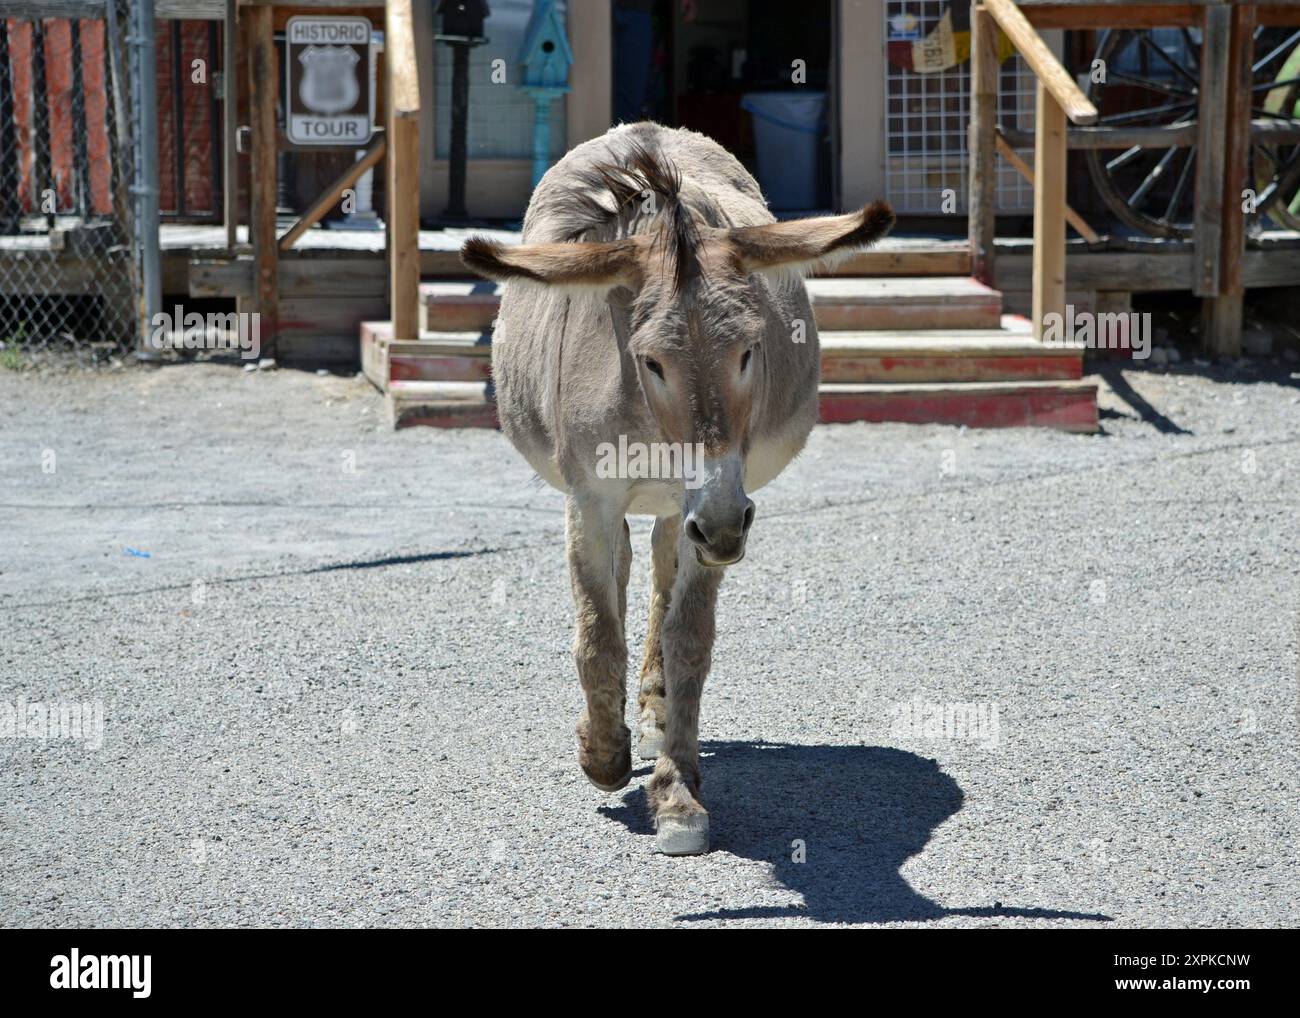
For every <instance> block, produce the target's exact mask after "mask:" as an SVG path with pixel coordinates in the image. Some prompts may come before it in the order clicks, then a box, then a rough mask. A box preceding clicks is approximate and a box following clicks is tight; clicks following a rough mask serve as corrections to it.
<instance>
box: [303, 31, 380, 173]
mask: <svg viewBox="0 0 1300 1018" xmlns="http://www.w3.org/2000/svg"><path fill="white" fill-rule="evenodd" d="M370 60H371V56H370V22H369V21H368V20H367V19H365V18H317V17H310V18H304V17H294V18H290V19H289V23H288V25H287V26H286V28H285V61H284V63H285V68H286V70H285V75H286V82H287V85H286V89H285V98H286V102H285V135H286V136H287V137H288V139H289V141H290V142H292V143H293V144H295V145H333V146H336V147H340V148H357V147H359V146H364V145H365V144H367V143H368V142H369V141H370V135H371V133H372V131H373V124H374V119H375V118H374V112H375V109H374V104H375V97H374V91H373V90H372V89H371V85H370V83H371V74H370Z"/></svg>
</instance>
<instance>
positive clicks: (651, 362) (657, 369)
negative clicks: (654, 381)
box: [645, 357, 664, 381]
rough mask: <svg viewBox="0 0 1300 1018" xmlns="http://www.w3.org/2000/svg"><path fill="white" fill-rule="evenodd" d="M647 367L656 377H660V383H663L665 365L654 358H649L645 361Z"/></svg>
mask: <svg viewBox="0 0 1300 1018" xmlns="http://www.w3.org/2000/svg"><path fill="white" fill-rule="evenodd" d="M645 366H646V367H647V368H649V369H650V370H651V371H653V372H654V373H655V374H656V375H658V376H659V380H660V381H663V377H664V369H663V365H661V364H660V363H659V362H658V361H657V360H655V359H654V358H653V357H647V358H646V359H645Z"/></svg>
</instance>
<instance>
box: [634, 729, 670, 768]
mask: <svg viewBox="0 0 1300 1018" xmlns="http://www.w3.org/2000/svg"><path fill="white" fill-rule="evenodd" d="M663 748H664V733H663V730H662V729H661V728H659V727H658V726H657V725H654V724H649V725H647V724H644V723H642V725H641V732H640V736H639V738H638V739H637V744H636V754H637V756H639V757H640V758H641V759H642V760H658V759H659V754H660V753H661V752H663Z"/></svg>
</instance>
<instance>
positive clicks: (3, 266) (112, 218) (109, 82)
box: [0, 0, 156, 367]
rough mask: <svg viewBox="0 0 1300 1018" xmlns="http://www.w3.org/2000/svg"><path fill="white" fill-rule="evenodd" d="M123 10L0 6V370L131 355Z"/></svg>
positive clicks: (134, 134) (135, 152)
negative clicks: (0, 363) (1, 366)
mask: <svg viewBox="0 0 1300 1018" xmlns="http://www.w3.org/2000/svg"><path fill="white" fill-rule="evenodd" d="M135 6H136V5H135V4H133V3H132V0H103V2H90V0H84V2H75V0H67V2H52V3H31V2H28V3H21V4H20V3H13V2H11V3H6V0H0V344H3V346H2V348H0V359H3V362H4V364H5V365H6V366H8V367H17V366H21V365H23V364H25V363H31V362H36V363H39V362H41V361H42V360H53V359H55V358H56V357H57V358H66V357H67V356H69V355H71V356H72V357H74V358H75V359H76V360H77V361H79V362H86V363H93V362H99V361H106V360H110V359H112V358H116V357H122V356H124V355H125V354H127V353H128V352H129V351H130V350H132V349H133V348H134V346H135V344H136V339H137V336H138V333H139V325H138V322H139V319H140V308H141V307H142V304H141V300H140V294H141V289H142V284H141V275H142V273H141V269H140V250H139V249H140V245H139V244H138V243H137V240H136V233H137V231H136V228H135V217H136V199H137V197H138V196H139V195H140V194H141V191H140V187H139V184H140V182H139V180H138V179H137V177H136V169H137V167H138V165H139V145H140V143H141V138H140V131H139V120H140V118H139V117H138V116H137V115H135V113H134V111H135V110H136V109H138V108H139V105H138V104H139V96H138V94H137V95H135V96H134V97H133V91H135V90H133V87H132V86H133V83H135V82H136V81H137V78H138V77H139V74H138V67H139V62H140V54H139V48H138V47H137V46H135V45H133V42H134V41H135V36H134V30H135V17H134V14H133V10H132V8H133V7H135ZM47 13H49V14H52V15H66V16H49V17H46V16H43V15H45V14H47ZM83 14H84V15H86V16H78V15H83ZM155 201H156V198H155Z"/></svg>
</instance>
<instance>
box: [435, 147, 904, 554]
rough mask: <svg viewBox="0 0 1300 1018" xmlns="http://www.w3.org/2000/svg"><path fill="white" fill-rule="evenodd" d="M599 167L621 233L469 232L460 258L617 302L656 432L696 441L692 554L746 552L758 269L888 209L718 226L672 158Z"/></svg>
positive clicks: (843, 244) (858, 237) (762, 320)
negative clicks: (516, 237)
mask: <svg viewBox="0 0 1300 1018" xmlns="http://www.w3.org/2000/svg"><path fill="white" fill-rule="evenodd" d="M596 174H597V175H598V177H599V182H600V183H601V184H602V185H603V188H604V194H605V195H606V196H608V195H611V194H612V196H613V198H614V203H613V204H614V209H615V212H613V213H609V214H610V215H613V216H620V215H621V216H623V217H624V218H623V223H624V226H623V229H622V230H621V231H620V232H625V233H627V234H630V235H626V236H624V237H623V238H622V239H618V240H610V241H572V242H561V243H549V244H523V245H519V246H514V247H511V246H505V245H501V244H497V243H495V242H493V241H489V240H486V239H483V238H477V237H476V238H473V239H471V240H469V241H467V242H466V243H465V246H464V247H463V248H462V250H461V258H462V260H463V261H464V263H465V264H466V265H467V266H468V267H469V268H470V269H472V270H474V271H475V272H477V273H479V274H480V275H483V276H486V277H488V278H490V279H496V280H520V281H526V282H528V283H531V284H534V285H538V286H548V287H560V288H564V289H568V290H579V291H586V292H588V293H595V294H597V295H599V296H600V297H602V298H603V299H606V300H608V301H609V302H610V304H611V305H613V306H614V307H615V308H616V309H617V310H616V315H623V314H626V316H627V317H626V321H627V323H628V344H627V349H628V352H629V353H630V354H631V355H632V357H633V358H635V361H636V370H637V377H638V378H639V380H640V384H641V389H642V392H643V393H644V396H645V401H646V405H647V406H648V408H649V411H650V413H651V414H652V415H653V417H654V419H655V421H656V423H657V424H658V426H659V430H660V432H661V434H662V435H663V438H664V440H665V441H667V442H670V443H674V444H678V443H680V447H681V448H686V447H688V446H690V447H693V448H694V449H698V450H701V451H702V453H703V456H702V462H698V463H695V465H694V476H692V477H688V478H687V483H686V490H685V504H684V506H683V522H684V527H685V532H686V534H687V536H688V537H689V538H690V540H691V541H692V542H693V543H694V544H695V546H696V554H697V557H698V558H699V560H700V561H701V562H702V563H704V564H705V565H729V564H731V563H733V562H737V561H739V560H740V559H741V558H742V557H743V556H744V554H745V538H746V535H747V534H748V532H749V527H750V524H751V523H752V522H753V520H754V503H753V501H752V500H750V498H749V497H748V496H747V495H746V494H745V487H744V478H745V456H746V453H747V452H748V449H749V444H750V439H751V425H752V421H753V414H752V410H753V407H754V405H755V401H756V399H757V398H759V396H760V394H761V393H762V392H763V382H764V379H763V375H764V372H765V370H766V364H767V358H766V357H765V356H764V351H763V347H762V340H763V337H764V335H765V334H766V332H767V330H768V317H767V316H768V315H769V314H770V312H768V311H767V310H766V307H765V299H764V295H763V293H762V292H761V291H760V289H759V288H758V287H756V286H755V285H754V274H755V273H760V274H774V275H779V274H782V273H789V272H795V273H798V272H801V271H803V270H806V269H808V268H811V267H813V266H816V265H818V264H819V263H824V262H827V261H830V260H833V259H834V258H835V257H836V256H837V255H844V254H848V253H850V252H852V251H853V250H854V249H857V248H861V247H864V246H866V245H868V244H871V243H873V242H874V241H876V240H878V239H879V238H880V237H882V236H884V234H885V233H886V232H888V230H889V228H890V227H891V226H892V225H893V221H894V216H893V212H892V211H891V210H890V208H889V206H888V205H886V204H884V203H883V202H877V203H875V204H873V205H869V206H867V207H866V208H863V209H861V210H860V211H857V212H852V213H849V214H848V215H841V216H827V217H822V218H815V219H799V220H791V221H787V222H783V223H772V224H769V225H764V226H750V227H739V228H718V227H712V226H706V225H703V224H701V223H699V222H697V221H696V218H695V217H694V215H693V214H692V213H691V211H690V210H689V209H688V208H687V206H686V204H685V203H684V202H682V201H681V200H680V199H679V190H680V187H681V180H680V177H679V176H678V175H677V173H676V171H675V170H674V169H673V168H672V166H671V164H670V163H667V162H666V161H664V160H663V159H661V158H658V157H656V156H654V155H652V154H650V153H646V152H644V151H641V150H638V151H634V152H633V154H632V157H631V158H630V160H629V165H628V166H621V167H619V166H606V167H600V168H598V169H597V171H596ZM628 209H631V212H632V214H631V215H630V216H629V215H627V211H626V210H628ZM605 211H606V212H607V213H608V212H609V210H608V209H606V210H605ZM633 231H635V232H633ZM772 381H773V383H774V384H776V385H780V384H781V380H780V379H773V380H772Z"/></svg>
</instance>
